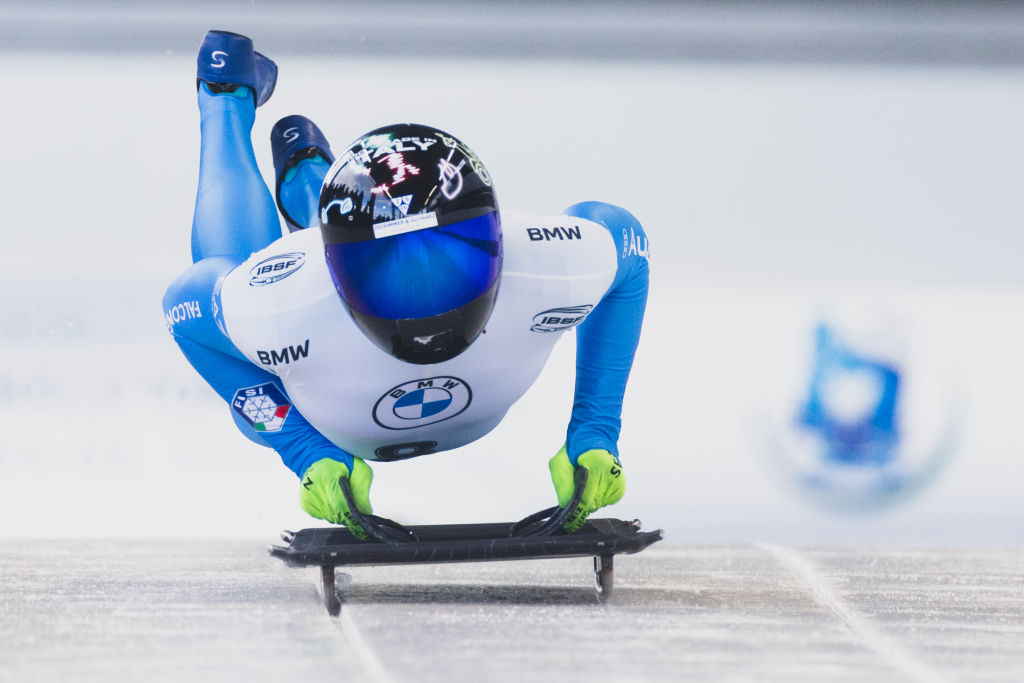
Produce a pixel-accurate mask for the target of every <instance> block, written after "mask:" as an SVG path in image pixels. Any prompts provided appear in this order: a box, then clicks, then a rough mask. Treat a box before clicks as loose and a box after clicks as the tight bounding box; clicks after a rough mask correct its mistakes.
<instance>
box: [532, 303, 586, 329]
mask: <svg viewBox="0 0 1024 683" xmlns="http://www.w3.org/2000/svg"><path fill="white" fill-rule="evenodd" d="M593 308H594V307H593V306H592V305H590V304H586V305H584V306H567V307H565V308H551V309H548V310H546V311H544V312H543V313H538V314H537V315H535V316H533V326H532V327H530V331H531V332H561V331H562V330H567V329H569V328H570V327H576V326H577V325H579V324H580V323H581V322H583V321H584V320H585V319H586V317H587V316H588V315H589V314H590V311H591V310H593Z"/></svg>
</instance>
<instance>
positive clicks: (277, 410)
mask: <svg viewBox="0 0 1024 683" xmlns="http://www.w3.org/2000/svg"><path fill="white" fill-rule="evenodd" d="M231 408H232V409H233V410H234V411H235V412H236V413H238V414H239V415H241V416H242V417H243V418H245V420H246V422H248V423H249V424H251V425H252V428H253V429H255V430H256V431H257V432H278V431H281V428H282V427H284V423H285V420H287V419H288V413H289V411H291V409H292V405H291V404H290V403H289V402H288V399H287V398H286V397H285V395H284V392H283V391H281V390H280V389H278V388H277V385H275V384H274V383H273V382H269V383H267V384H261V385H259V386H257V387H246V388H244V389H239V390H238V391H236V392H235V397H234V398H233V399H231Z"/></svg>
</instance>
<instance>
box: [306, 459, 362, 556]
mask: <svg viewBox="0 0 1024 683" xmlns="http://www.w3.org/2000/svg"><path fill="white" fill-rule="evenodd" d="M341 477H348V480H349V483H350V484H351V485H352V496H353V497H354V498H355V501H356V507H357V508H358V509H359V511H360V512H362V513H365V514H370V513H371V512H373V508H372V507H371V506H370V484H371V483H372V482H373V470H371V469H370V466H369V465H367V464H366V463H365V462H363V461H362V460H360V459H359V458H354V459H353V466H352V473H351V475H350V474H349V471H348V467H346V466H345V463H343V462H338V461H337V460H331V459H330V458H323V459H322V460H317V461H316V462H315V463H313V464H312V465H310V466H309V468H308V469H307V470H306V473H305V474H304V475H302V484H301V486H300V487H299V503H300V504H301V505H302V509H303V510H305V511H306V512H308V513H309V514H310V515H311V516H313V517H316V518H317V519H324V520H327V521H328V522H331V523H332V524H344V525H345V526H346V527H348V530H349V531H351V532H352V534H353V535H354V536H356V537H357V538H361V539H365V538H366V531H364V530H363V528H362V527H361V526H359V524H357V523H356V522H355V520H354V519H353V518H352V513H351V512H349V509H348V504H346V503H345V496H344V494H342V492H341V486H339V485H338V479H340V478H341Z"/></svg>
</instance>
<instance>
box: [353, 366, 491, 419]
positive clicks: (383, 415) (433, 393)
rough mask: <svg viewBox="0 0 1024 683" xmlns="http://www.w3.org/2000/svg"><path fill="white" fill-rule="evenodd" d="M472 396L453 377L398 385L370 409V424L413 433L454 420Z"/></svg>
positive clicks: (459, 380)
mask: <svg viewBox="0 0 1024 683" xmlns="http://www.w3.org/2000/svg"><path fill="white" fill-rule="evenodd" d="M472 400H473V392H472V391H471V390H470V388H469V385H467V384H466V383H465V382H463V381H462V380H461V379H459V378H457V377H445V376H442V377H431V378H429V379H417V380H412V381H411V382H405V383H404V384H399V385H398V386H397V387H393V388H391V389H389V390H388V391H387V393H385V394H384V395H383V396H381V397H380V398H379V399H378V400H377V403H376V404H375V405H374V406H373V421H374V422H376V423H377V424H378V425H380V426H381V427H384V428H385V429H414V428H416V427H422V426H424V425H429V424H434V423H435V422H442V421H444V420H447V419H449V418H452V417H455V416H456V415H458V414H459V413H461V412H462V411H464V410H465V409H466V408H468V407H469V404H470V402H471V401H472Z"/></svg>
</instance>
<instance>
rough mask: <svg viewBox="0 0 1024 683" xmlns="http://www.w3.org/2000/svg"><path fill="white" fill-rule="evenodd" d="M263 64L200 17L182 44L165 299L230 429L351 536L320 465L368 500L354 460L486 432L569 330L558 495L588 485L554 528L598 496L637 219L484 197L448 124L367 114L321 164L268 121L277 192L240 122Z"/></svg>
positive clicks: (482, 174)
mask: <svg viewBox="0 0 1024 683" xmlns="http://www.w3.org/2000/svg"><path fill="white" fill-rule="evenodd" d="M276 78H277V67H276V65H275V64H274V63H273V62H272V61H271V60H269V59H268V58H266V57H264V56H263V55H261V54H259V53H257V52H254V51H253V46H252V42H251V41H250V40H249V39H248V38H246V37H244V36H240V35H238V34H234V33H228V32H224V31H211V32H209V33H208V34H207V35H206V37H205V38H204V40H203V43H202V45H201V46H200V50H199V57H198V78H197V86H198V98H199V111H200V114H201V152H200V167H199V190H198V193H197V197H196V207H195V216H194V220H193V224H192V260H193V264H192V266H191V267H190V268H189V269H188V270H186V271H185V272H184V273H183V274H182V275H181V276H180V277H178V278H177V279H176V280H175V281H174V282H173V283H172V284H171V286H170V287H169V288H168V290H167V293H166V295H165V297H164V314H165V318H166V321H167V325H168V327H169V329H170V331H171V334H172V336H173V337H174V340H175V341H176V342H177V344H178V345H179V347H180V348H181V350H182V352H183V353H184V354H185V357H186V358H187V359H188V361H189V362H190V363H191V364H192V366H193V367H194V368H195V369H196V370H197V371H198V372H199V373H200V374H201V375H202V376H203V378H204V379H205V380H206V381H207V382H208V383H209V384H210V385H211V386H212V387H213V389H214V390H215V391H216V392H217V393H218V394H219V395H220V396H221V397H222V398H223V399H224V400H225V401H227V403H228V404H229V405H230V407H231V415H232V417H233V418H234V421H235V423H236V424H237V426H238V427H239V429H240V430H241V431H242V433H243V434H245V435H246V436H247V437H248V438H250V439H252V440H253V441H255V442H256V443H259V444H261V445H264V446H269V447H271V448H273V449H274V450H275V451H277V453H278V454H279V455H280V457H281V459H282V461H283V462H284V464H285V465H286V466H287V467H288V468H289V469H291V470H292V471H293V472H294V473H295V474H296V475H297V476H298V477H299V480H300V487H299V494H300V503H301V505H302V508H303V509H304V510H305V511H306V512H308V513H309V514H310V515H312V516H314V517H317V518H320V519H324V520H327V521H329V522H332V523H335V524H345V525H346V526H348V527H349V529H351V530H352V532H353V533H354V534H356V535H357V536H360V537H365V532H364V530H363V529H362V528H361V527H360V526H359V523H358V522H357V521H356V520H355V519H354V518H353V516H352V515H351V513H350V511H349V508H348V506H347V504H346V502H345V498H344V496H343V495H342V491H341V487H340V485H339V481H340V480H341V479H342V478H346V477H347V478H348V481H349V484H350V485H351V488H352V491H353V493H354V499H355V501H356V507H357V508H358V510H360V511H362V512H364V513H370V512H371V511H372V508H371V506H370V501H369V493H370V483H371V480H372V478H373V474H372V472H371V469H370V466H369V465H368V464H367V462H368V461H384V462H387V461H395V460H401V459H404V458H410V457H414V456H422V455H427V454H429V453H435V452H439V451H445V450H449V449H453V448H458V447H459V446H463V445H465V444H468V443H470V442H472V441H475V440H476V439H479V438H480V437H482V436H484V435H485V434H487V433H488V432H490V431H491V430H492V429H494V427H495V426H497V424H498V423H499V422H500V421H501V419H502V417H503V416H504V415H505V413H506V411H507V410H508V409H509V407H510V406H511V405H512V404H513V403H514V402H515V401H516V400H517V399H518V398H519V397H520V396H521V395H522V394H523V393H524V392H525V391H526V390H527V389H528V388H529V387H530V385H531V384H532V383H533V381H534V380H535V379H536V377H537V376H538V375H539V373H540V371H541V369H542V368H543V367H544V364H545V362H546V361H547V358H548V356H549V354H550V352H551V349H552V348H553V347H554V345H555V342H556V341H557V340H558V339H559V338H560V337H561V336H562V335H563V334H565V333H566V332H568V331H569V330H571V329H575V330H576V335H577V354H576V387H575V398H574V401H573V407H572V416H571V419H570V421H569V425H568V428H567V430H566V438H565V443H564V444H563V445H562V446H561V448H559V449H557V453H556V454H555V456H554V457H553V458H551V459H550V461H549V471H550V474H551V477H552V481H553V482H554V485H555V490H556V494H557V497H558V500H559V504H560V505H562V506H563V507H564V506H565V505H567V504H568V502H569V501H570V499H571V498H572V494H573V492H574V468H578V467H582V468H586V469H587V470H588V479H587V482H586V486H585V489H584V492H583V497H582V501H581V502H580V503H579V506H578V507H577V509H576V510H574V511H573V513H572V514H571V515H570V517H569V520H568V521H567V522H566V523H565V529H566V530H567V531H570V532H571V531H575V530H577V529H579V528H580V526H582V525H583V523H584V522H585V521H586V519H587V516H588V515H589V514H591V513H592V512H593V511H595V510H597V509H598V508H600V507H602V506H605V505H609V504H612V503H615V502H617V501H618V500H619V499H620V498H621V497H622V495H623V493H624V492H625V475H624V474H623V470H622V466H621V464H620V462H619V459H618V447H617V441H618V437H619V429H620V414H621V409H622V398H623V392H624V391H625V387H626V380H627V377H628V375H629V371H630V368H631V366H632V362H633V356H634V353H635V351H636V347H637V342H638V340H639V336H640V328H641V324H642V321H643V314H644V307H645V303H646V299H647V279H648V275H647V273H648V253H649V248H648V242H647V238H646V236H645V235H644V231H643V229H642V228H641V226H640V224H639V223H638V222H637V220H636V219H635V218H634V217H633V216H632V215H631V214H629V213H628V212H626V211H625V210H623V209H621V208H618V207H616V206H612V205H610V204H604V203H601V202H584V203H581V204H576V205H574V206H571V207H569V208H568V209H566V211H565V213H564V214H562V215H558V216H533V215H527V214H522V213H513V212H511V211H502V212H499V211H498V203H497V199H496V197H495V193H494V184H493V181H492V179H491V176H490V174H489V173H488V172H487V169H486V168H485V167H484V165H483V164H482V163H481V162H480V160H479V159H478V158H477V156H476V155H475V154H474V153H473V152H472V151H471V150H470V148H469V147H467V146H466V145H465V144H464V143H463V142H462V141H460V140H458V139H457V138H455V137H453V136H451V135H449V134H447V133H445V132H442V131H440V130H437V129H434V128H431V127H429V126H424V125H417V124H396V125H390V126H385V127H383V128H379V129H377V130H374V131H371V132H370V133H367V134H366V135H363V136H362V137H360V138H358V139H357V140H356V141H355V142H354V143H352V144H351V145H350V146H349V147H348V148H347V149H346V150H345V151H344V152H343V153H342V154H340V155H339V156H338V157H337V158H335V157H334V155H333V154H332V151H331V148H330V146H329V144H328V142H327V140H326V138H325V137H324V135H323V134H322V133H321V131H320V129H319V128H317V126H316V125H314V124H313V122H312V121H310V120H309V119H306V118H304V117H302V116H288V117H285V118H284V119H282V120H281V121H279V122H278V123H277V124H276V125H275V126H274V127H273V129H272V131H271V145H272V151H273V157H274V170H275V174H276V207H275V198H274V197H272V196H271V194H270V191H269V190H268V188H267V187H266V185H265V184H264V182H263V180H262V177H261V175H260V173H259V169H258V168H257V164H256V159H255V156H254V153H253V148H252V141H251V131H252V125H253V121H254V118H255V113H256V108H257V107H258V106H260V105H262V104H263V103H264V102H265V101H266V100H267V99H268V98H269V97H270V95H271V93H272V92H273V89H274V84H275V82H276ZM545 161H557V160H545ZM278 209H280V213H281V216H282V217H283V218H284V220H285V223H286V225H287V227H288V233H287V234H285V235H284V236H282V231H281V225H280V220H279V218H278Z"/></svg>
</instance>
